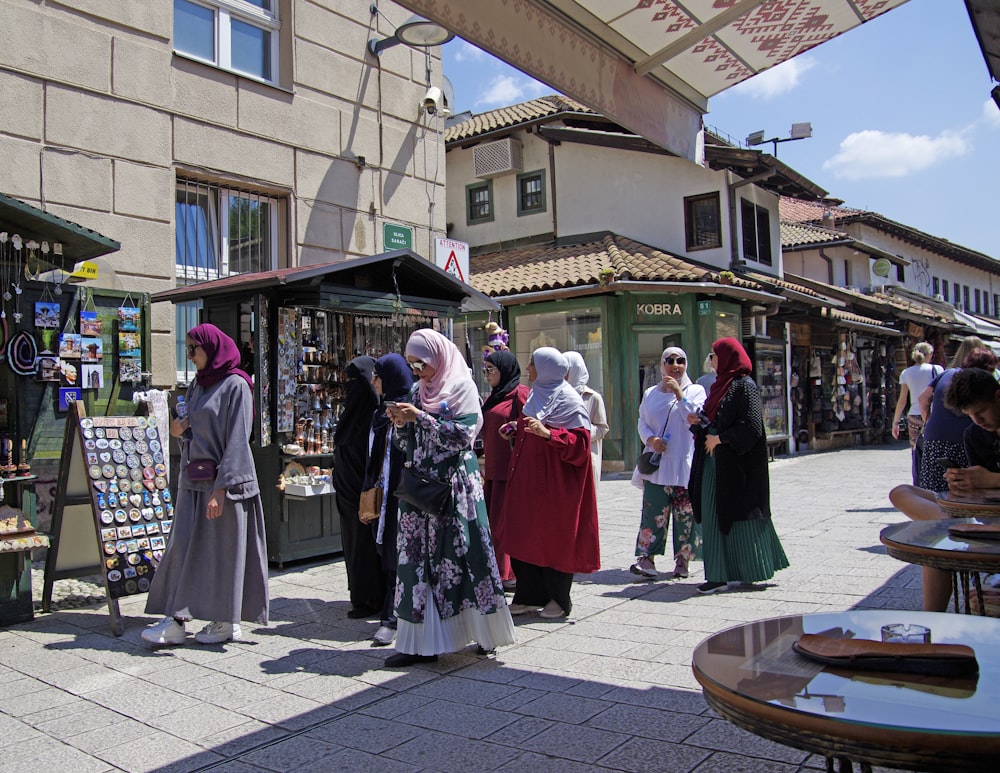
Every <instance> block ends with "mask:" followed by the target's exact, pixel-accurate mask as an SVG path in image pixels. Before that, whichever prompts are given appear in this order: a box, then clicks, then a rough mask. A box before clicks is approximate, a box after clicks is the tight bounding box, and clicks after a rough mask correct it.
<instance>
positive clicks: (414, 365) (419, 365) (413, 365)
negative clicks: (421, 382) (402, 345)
mask: <svg viewBox="0 0 1000 773" xmlns="http://www.w3.org/2000/svg"><path fill="white" fill-rule="evenodd" d="M426 364H427V363H426V362H424V361H423V360H414V361H413V362H408V363H407V365H409V366H410V370H412V371H415V372H416V373H419V372H420V371H422V370H423V369H424V365H426Z"/></svg>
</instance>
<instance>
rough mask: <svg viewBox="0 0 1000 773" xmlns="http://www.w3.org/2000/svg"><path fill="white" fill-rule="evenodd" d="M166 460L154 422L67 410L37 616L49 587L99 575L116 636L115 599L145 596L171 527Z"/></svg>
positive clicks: (80, 409) (44, 605) (151, 418)
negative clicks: (71, 578)
mask: <svg viewBox="0 0 1000 773" xmlns="http://www.w3.org/2000/svg"><path fill="white" fill-rule="evenodd" d="M166 453H168V451H167V449H166V447H165V446H164V444H163V443H162V441H161V439H160V432H159V427H158V426H157V420H156V418H155V417H154V416H148V417H147V416H99V417H98V416H95V417H93V418H91V417H88V416H87V415H86V412H85V411H84V408H83V404H82V403H80V402H75V403H73V404H72V405H71V406H70V417H69V419H68V420H67V422H66V434H65V437H64V438H63V454H62V459H63V462H62V465H61V466H60V469H59V477H58V480H57V483H56V500H55V508H54V511H53V516H52V547H51V548H50V549H49V556H48V560H47V561H46V564H45V584H44V589H43V594H42V608H43V610H46V611H47V609H48V606H49V604H50V602H51V598H52V584H53V582H54V581H55V580H59V579H66V578H68V577H80V576H83V575H87V574H100V575H101V576H102V578H103V579H104V587H105V591H106V593H107V597H108V610H109V612H110V614H111V625H112V630H113V631H114V633H115V635H116V636H120V635H121V634H122V632H123V628H122V624H121V620H120V613H119V611H118V599H120V598H122V597H123V596H131V595H135V594H138V593H145V592H146V591H148V590H149V586H150V583H151V582H152V580H153V576H154V575H155V573H156V567H157V566H159V563H160V559H161V558H162V557H163V551H164V550H165V549H166V543H167V540H168V539H169V537H170V532H171V527H172V526H173V513H174V507H173V500H172V498H171V496H170V490H169V489H168V488H167V477H166V465H165V462H164V457H165V454H166Z"/></svg>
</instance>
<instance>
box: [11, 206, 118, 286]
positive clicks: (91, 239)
mask: <svg viewBox="0 0 1000 773" xmlns="http://www.w3.org/2000/svg"><path fill="white" fill-rule="evenodd" d="M0 231H7V232H8V234H10V235H13V234H15V233H16V234H20V236H21V238H22V239H23V240H24V241H25V242H28V241H30V240H32V239H33V240H34V241H36V242H38V243H39V244H40V243H41V242H48V243H49V244H50V245H55V244H60V245H62V246H61V249H62V257H60V256H58V255H57V254H55V247H54V246H53V248H52V251H51V252H49V257H48V259H47V260H46V261H45V262H46V263H49V264H50V265H51V266H53V267H55V268H68V270H69V271H70V272H72V271H73V266H75V265H76V264H77V263H79V262H80V261H82V260H89V259H91V258H96V257H99V256H101V255H107V254H108V253H109V252H117V251H118V250H120V249H121V244H119V243H118V242H116V241H115V240H114V239H109V238H108V237H107V236H104V235H102V234H99V233H97V231H92V230H90V229H89V228H84V227H83V226H82V225H79V224H77V223H74V222H71V221H69V220H64V219H63V218H61V217H58V216H56V215H53V214H51V213H49V212H46V211H45V210H44V209H39V208H38V207H33V206H32V205H31V204H28V203H27V202H24V201H21V200H20V199H15V198H13V197H11V196H8V195H6V194H4V193H0ZM39 257H41V256H39Z"/></svg>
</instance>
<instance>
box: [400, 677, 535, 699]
mask: <svg viewBox="0 0 1000 773" xmlns="http://www.w3.org/2000/svg"><path fill="white" fill-rule="evenodd" d="M518 692H520V689H519V688H517V687H510V686H507V685H499V684H486V683H483V682H479V681H475V680H472V679H465V678H463V677H461V676H450V675H449V676H443V677H439V678H437V679H434V680H432V681H430V682H427V683H424V684H421V685H418V686H416V687H414V688H413V689H412V690H410V694H411V695H420V696H423V697H426V698H440V699H443V700H450V701H456V702H458V703H463V704H467V705H470V706H492V705H494V704H495V703H496V702H497V701H500V700H502V699H504V698H507V697H509V696H511V695H514V694H515V693H518Z"/></svg>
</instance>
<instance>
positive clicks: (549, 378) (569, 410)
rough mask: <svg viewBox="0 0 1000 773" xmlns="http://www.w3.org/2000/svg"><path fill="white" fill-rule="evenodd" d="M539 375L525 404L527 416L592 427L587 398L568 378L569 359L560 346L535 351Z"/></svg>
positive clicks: (568, 425)
mask: <svg viewBox="0 0 1000 773" xmlns="http://www.w3.org/2000/svg"><path fill="white" fill-rule="evenodd" d="M531 359H532V360H533V361H534V363H535V371H536V372H537V374H538V378H536V379H535V380H534V381H532V382H531V392H530V393H529V394H528V400H527V401H526V402H525V404H524V410H523V413H524V415H525V416H534V417H535V418H536V419H538V420H539V421H540V422H542V423H543V424H545V426H547V427H557V428H561V429H574V428H575V427H583V428H584V429H587V430H589V429H590V416H589V415H588V414H587V408H586V406H585V405H584V404H583V398H582V397H580V395H579V394H577V391H576V390H575V389H573V387H571V386H570V385H569V384H568V383H567V382H566V372H567V371H568V370H569V363H567V362H566V357H565V356H563V354H562V352H560V351H559V350H558V349H553V348H552V347H551V346H543V347H542V348H540V349H535V351H534V352H533V353H532V355H531Z"/></svg>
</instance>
